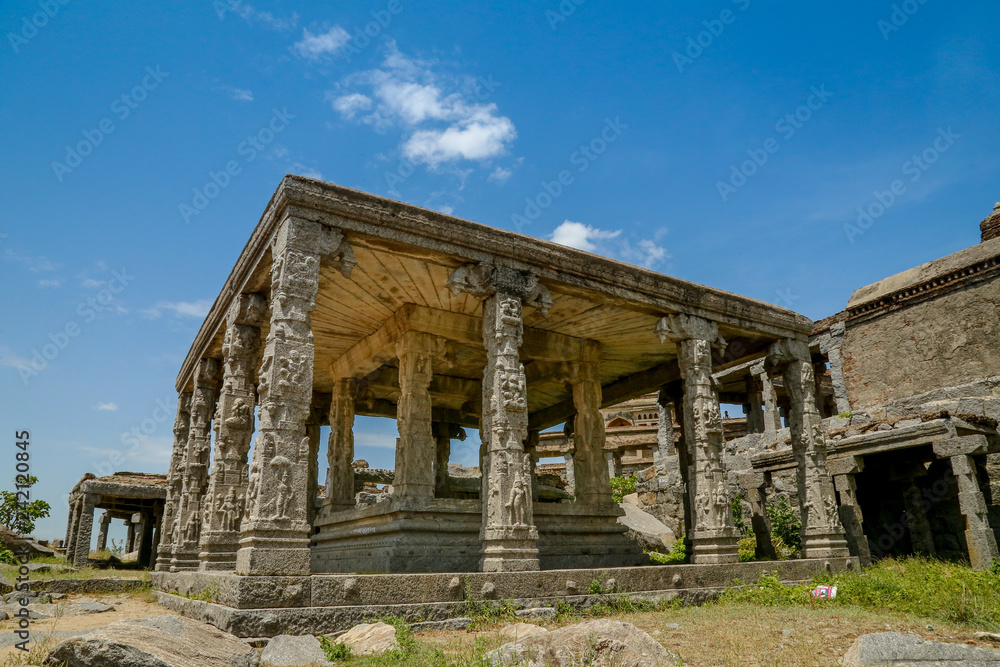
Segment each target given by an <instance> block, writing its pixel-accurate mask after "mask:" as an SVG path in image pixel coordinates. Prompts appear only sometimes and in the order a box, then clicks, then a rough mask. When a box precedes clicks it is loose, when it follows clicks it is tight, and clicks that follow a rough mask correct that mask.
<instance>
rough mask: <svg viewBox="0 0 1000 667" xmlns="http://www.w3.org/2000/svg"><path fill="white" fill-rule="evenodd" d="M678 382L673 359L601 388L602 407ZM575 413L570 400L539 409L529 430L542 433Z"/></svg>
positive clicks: (529, 420) (676, 366)
mask: <svg viewBox="0 0 1000 667" xmlns="http://www.w3.org/2000/svg"><path fill="white" fill-rule="evenodd" d="M679 379H680V368H679V367H678V365H677V361H676V360H671V361H668V362H666V363H663V364H660V365H659V366H654V367H653V368H650V369H648V370H645V371H641V372H639V373H635V374H633V375H629V376H627V377H624V378H620V379H618V380H615V381H614V382H609V383H608V384H606V385H603V386H602V387H601V407H602V408H606V407H608V406H611V405H617V404H618V403H621V402H623V401H627V400H629V399H631V398H636V397H637V396H642V395H643V394H648V393H649V392H651V391H654V390H656V389H659V388H660V387H662V386H663V385H665V384H669V383H670V382H673V381H674V380H679ZM574 414H576V408H575V407H574V405H573V399H572V398H569V399H566V400H565V401H562V402H560V403H556V404H555V405H551V406H549V407H547V408H542V409H541V410H537V411H536V412H534V413H532V414H531V415H530V416H529V417H528V428H530V429H532V430H535V431H542V430H545V429H547V428H551V427H553V426H555V425H556V424H561V423H563V422H565V421H566V420H567V419H568V418H569V417H571V416H572V415H574Z"/></svg>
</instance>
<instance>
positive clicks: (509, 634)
mask: <svg viewBox="0 0 1000 667" xmlns="http://www.w3.org/2000/svg"><path fill="white" fill-rule="evenodd" d="M547 632H548V630H546V629H545V628H543V627H541V626H538V625H532V624H531V623H511V624H509V625H505V626H503V627H502V628H500V638H501V639H506V640H507V641H517V640H519V639H526V638H528V637H535V636H537V635H544V634H545V633H547Z"/></svg>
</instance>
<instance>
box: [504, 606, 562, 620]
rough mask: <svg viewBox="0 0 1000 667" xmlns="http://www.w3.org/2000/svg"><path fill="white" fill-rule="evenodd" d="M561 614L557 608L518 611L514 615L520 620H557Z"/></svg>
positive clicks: (535, 608)
mask: <svg viewBox="0 0 1000 667" xmlns="http://www.w3.org/2000/svg"><path fill="white" fill-rule="evenodd" d="M558 614H559V612H558V611H557V610H556V608H555V607H532V608H530V609H518V610H517V611H515V612H514V615H515V616H517V617H518V618H555V617H556V616H557V615H558Z"/></svg>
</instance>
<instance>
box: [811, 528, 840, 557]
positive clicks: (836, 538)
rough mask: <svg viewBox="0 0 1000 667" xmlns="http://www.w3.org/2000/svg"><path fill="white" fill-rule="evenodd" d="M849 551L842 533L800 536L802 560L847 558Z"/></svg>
mask: <svg viewBox="0 0 1000 667" xmlns="http://www.w3.org/2000/svg"><path fill="white" fill-rule="evenodd" d="M850 555H851V550H850V549H849V548H848V546H847V538H846V537H845V536H844V534H843V533H840V532H836V533H815V534H806V535H803V536H802V557H803V558H849V557H850Z"/></svg>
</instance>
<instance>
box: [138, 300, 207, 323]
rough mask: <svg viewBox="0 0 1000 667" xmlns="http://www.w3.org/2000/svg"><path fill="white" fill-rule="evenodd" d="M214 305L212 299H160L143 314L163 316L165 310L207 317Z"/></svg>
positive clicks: (181, 314)
mask: <svg viewBox="0 0 1000 667" xmlns="http://www.w3.org/2000/svg"><path fill="white" fill-rule="evenodd" d="M211 307H212V301H211V300H210V299H200V300H198V301H160V302H159V303H157V304H156V305H155V306H153V307H152V308H146V309H145V310H143V311H142V314H143V315H145V316H146V317H148V318H149V319H156V318H158V317H162V316H163V313H164V311H169V312H172V313H173V314H174V315H175V316H177V317H205V316H206V315H208V311H209V309H210V308H211Z"/></svg>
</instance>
